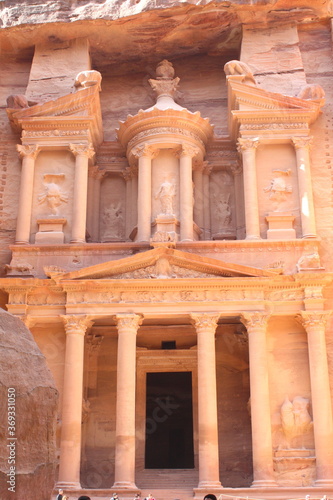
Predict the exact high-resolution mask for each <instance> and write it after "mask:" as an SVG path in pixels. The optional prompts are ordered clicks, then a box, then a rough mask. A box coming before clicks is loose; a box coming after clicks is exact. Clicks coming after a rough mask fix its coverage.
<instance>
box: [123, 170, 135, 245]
mask: <svg viewBox="0 0 333 500" xmlns="http://www.w3.org/2000/svg"><path fill="white" fill-rule="evenodd" d="M123 177H124V179H125V182H126V215H125V238H129V235H130V233H131V227H132V224H131V221H132V204H133V200H132V173H131V169H130V168H129V167H127V168H126V169H125V170H124V172H123Z"/></svg>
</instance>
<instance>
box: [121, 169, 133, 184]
mask: <svg viewBox="0 0 333 500" xmlns="http://www.w3.org/2000/svg"><path fill="white" fill-rule="evenodd" d="M121 174H122V176H123V177H124V179H125V181H126V182H127V181H130V180H131V179H132V169H131V168H130V167H126V168H125V170H123V172H122V173H121Z"/></svg>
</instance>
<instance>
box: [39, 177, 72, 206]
mask: <svg viewBox="0 0 333 500" xmlns="http://www.w3.org/2000/svg"><path fill="white" fill-rule="evenodd" d="M59 175H60V176H63V177H64V175H63V174H58V175H57V174H55V175H52V174H46V175H45V176H44V177H45V179H46V180H48V179H49V182H45V183H44V186H45V191H44V193H41V194H40V195H39V196H38V203H39V204H42V203H44V202H45V201H46V203H47V205H48V206H49V208H50V209H51V214H52V215H59V207H60V205H61V204H62V203H67V202H68V196H67V194H66V193H64V192H63V191H62V189H61V188H60V186H59V185H58V184H56V182H55V180H56V178H57V177H58V176H59Z"/></svg>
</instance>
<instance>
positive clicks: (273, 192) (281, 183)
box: [264, 170, 293, 209]
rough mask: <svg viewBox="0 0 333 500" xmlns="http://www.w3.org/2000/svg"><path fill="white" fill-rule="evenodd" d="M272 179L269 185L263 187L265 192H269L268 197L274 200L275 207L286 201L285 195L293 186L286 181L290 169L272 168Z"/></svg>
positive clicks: (290, 191)
mask: <svg viewBox="0 0 333 500" xmlns="http://www.w3.org/2000/svg"><path fill="white" fill-rule="evenodd" d="M273 175H274V177H273V179H272V180H271V183H270V185H269V186H267V187H266V188H264V191H265V193H269V199H270V200H272V201H273V202H275V207H274V208H275V209H277V208H278V205H279V204H280V203H281V202H283V201H286V199H287V195H288V194H289V193H292V191H293V188H292V186H291V185H290V184H287V183H286V177H287V176H289V175H290V170H273Z"/></svg>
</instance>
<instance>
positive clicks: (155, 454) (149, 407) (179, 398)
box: [145, 372, 194, 469]
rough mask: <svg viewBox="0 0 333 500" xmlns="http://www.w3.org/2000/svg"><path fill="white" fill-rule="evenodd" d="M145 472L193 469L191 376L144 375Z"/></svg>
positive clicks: (188, 374)
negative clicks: (145, 397) (145, 387)
mask: <svg viewBox="0 0 333 500" xmlns="http://www.w3.org/2000/svg"><path fill="white" fill-rule="evenodd" d="M146 394H147V399H146V445H145V468H146V469H193V468H194V450H193V411H192V373H191V372H158V373H147V393H146Z"/></svg>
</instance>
